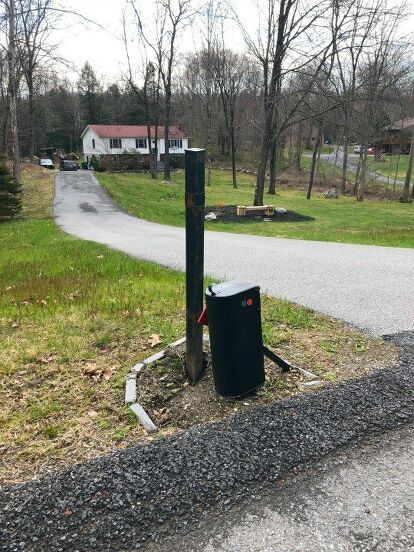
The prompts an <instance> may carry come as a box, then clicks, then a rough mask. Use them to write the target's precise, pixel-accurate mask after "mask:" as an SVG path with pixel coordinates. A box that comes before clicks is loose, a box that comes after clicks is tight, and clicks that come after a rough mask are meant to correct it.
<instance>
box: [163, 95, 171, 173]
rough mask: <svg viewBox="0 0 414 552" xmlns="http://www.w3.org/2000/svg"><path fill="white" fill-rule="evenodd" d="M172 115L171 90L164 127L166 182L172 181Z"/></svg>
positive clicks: (167, 101)
mask: <svg viewBox="0 0 414 552" xmlns="http://www.w3.org/2000/svg"><path fill="white" fill-rule="evenodd" d="M170 114H171V89H170V88H169V87H168V86H167V87H166V90H165V126H164V144H165V145H164V148H165V149H164V180H165V181H166V182H170V181H171V169H170V142H169V138H170Z"/></svg>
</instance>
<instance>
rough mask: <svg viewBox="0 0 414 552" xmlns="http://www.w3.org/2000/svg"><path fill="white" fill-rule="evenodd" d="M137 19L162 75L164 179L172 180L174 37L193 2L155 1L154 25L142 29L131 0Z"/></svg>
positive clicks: (186, 21) (179, 0) (185, 20)
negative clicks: (170, 145) (171, 138)
mask: <svg viewBox="0 0 414 552" xmlns="http://www.w3.org/2000/svg"><path fill="white" fill-rule="evenodd" d="M131 5H132V7H133V10H134V13H135V17H136V20H137V24H138V28H139V32H140V36H141V38H142V40H143V41H144V43H145V44H146V45H147V46H148V48H149V49H150V50H151V51H152V53H153V55H154V58H155V62H156V64H157V69H158V71H159V73H160V76H161V81H162V85H163V92H164V112H165V114H164V142H165V153H164V180H166V181H170V180H171V169H170V148H169V134H170V122H171V98H172V85H173V71H174V67H175V56H176V49H177V38H178V37H179V34H180V32H181V31H182V29H183V28H184V27H185V26H186V25H187V24H188V23H189V22H190V20H191V18H192V16H193V14H194V11H193V10H192V0H156V1H155V16H154V26H153V27H152V28H151V30H148V29H146V28H145V26H144V23H143V20H142V15H141V12H140V11H139V9H138V8H137V6H136V3H135V0H131Z"/></svg>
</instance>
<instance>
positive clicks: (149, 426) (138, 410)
mask: <svg viewBox="0 0 414 552" xmlns="http://www.w3.org/2000/svg"><path fill="white" fill-rule="evenodd" d="M129 408H130V409H131V410H132V412H133V413H134V414H135V416H136V417H137V418H138V420H139V421H140V422H141V424H142V426H143V427H144V429H146V430H147V431H148V432H149V433H153V432H154V431H157V426H156V425H155V424H154V422H153V421H152V420H151V418H150V417H149V416H148V414H147V413H146V412H145V410H144V409H143V407H142V406H141V405H140V404H139V403H137V402H135V403H134V404H131V405H130V407H129Z"/></svg>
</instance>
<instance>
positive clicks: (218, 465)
mask: <svg viewBox="0 0 414 552" xmlns="http://www.w3.org/2000/svg"><path fill="white" fill-rule="evenodd" d="M389 339H390V340H391V341H393V342H394V343H395V344H396V345H397V346H398V347H399V348H400V350H401V364H400V365H399V366H398V367H393V368H389V369H385V370H383V371H381V372H377V373H375V374H373V375H370V376H366V377H363V378H360V379H357V380H352V381H350V382H347V383H344V384H341V385H338V386H337V387H334V388H331V389H327V390H323V391H320V392H315V393H312V394H308V395H305V396H300V397H297V398H295V399H290V400H286V401H282V402H280V403H277V404H274V405H271V406H267V407H261V408H257V409H252V410H250V411H248V412H245V413H243V414H239V415H235V416H234V417H232V418H230V419H227V420H224V421H222V422H218V423H214V424H211V425H207V426H200V427H198V428H194V429H191V430H189V431H187V432H184V433H182V434H180V435H178V436H176V437H171V438H166V439H164V440H161V441H157V442H153V443H150V444H149V445H145V446H140V447H133V448H129V449H126V450H124V451H121V452H119V453H116V454H113V455H110V456H106V457H103V458H99V459H97V460H95V461H92V462H90V463H88V464H84V465H78V466H74V467H73V468H72V469H71V470H68V471H65V472H62V473H55V474H52V475H49V476H44V477H42V478H40V479H39V480H38V481H35V482H31V483H27V484H23V485H20V486H14V487H6V488H3V490H2V491H1V493H0V543H1V544H0V550H2V551H14V550H16V551H17V550H25V551H44V550H48V551H49V550H50V551H72V552H73V551H75V550H79V551H87V550H92V549H93V550H102V551H104V550H105V551H114V550H125V551H126V550H134V549H139V548H140V547H144V548H145V546H146V543H148V542H150V541H151V540H157V539H160V538H161V537H162V535H163V534H164V532H168V531H170V530H171V528H172V527H174V526H180V525H185V524H188V523H189V522H190V521H191V519H197V518H198V517H200V516H203V515H208V511H209V509H210V508H211V507H214V511H215V512H218V511H221V510H222V509H225V508H227V507H228V505H229V504H231V503H232V502H237V501H240V499H242V498H243V497H245V496H246V493H247V494H248V493H249V486H251V485H254V484H256V483H263V482H269V481H275V480H277V479H279V478H281V477H283V476H284V475H286V474H287V473H288V472H289V471H291V470H292V469H293V468H298V467H305V466H307V465H309V463H310V462H313V461H315V460H318V459H320V458H322V457H324V456H325V455H327V454H328V453H330V452H332V451H335V450H336V449H338V448H339V447H343V446H344V445H347V444H349V443H351V442H355V441H356V440H360V439H362V438H363V437H364V436H366V435H369V434H372V433H373V432H382V431H384V430H387V429H394V428H398V427H400V426H402V425H403V424H406V423H409V422H412V421H413V420H414V393H413V391H414V334H413V333H411V332H405V333H402V334H398V335H395V336H393V337H390V338H389Z"/></svg>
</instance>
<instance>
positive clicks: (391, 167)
mask: <svg viewBox="0 0 414 552" xmlns="http://www.w3.org/2000/svg"><path fill="white" fill-rule="evenodd" d="M368 166H369V168H370V170H372V171H376V172H378V173H379V174H382V175H384V176H386V177H387V178H388V176H389V178H390V186H392V185H393V182H394V178H395V175H396V174H397V180H402V181H403V182H404V180H405V176H406V174H407V169H408V155H401V157H400V159H399V160H398V155H384V156H383V157H382V160H381V161H376V160H375V158H373V157H372V158H370V159H369V163H368ZM411 182H414V172H413V174H412V175H411Z"/></svg>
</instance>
